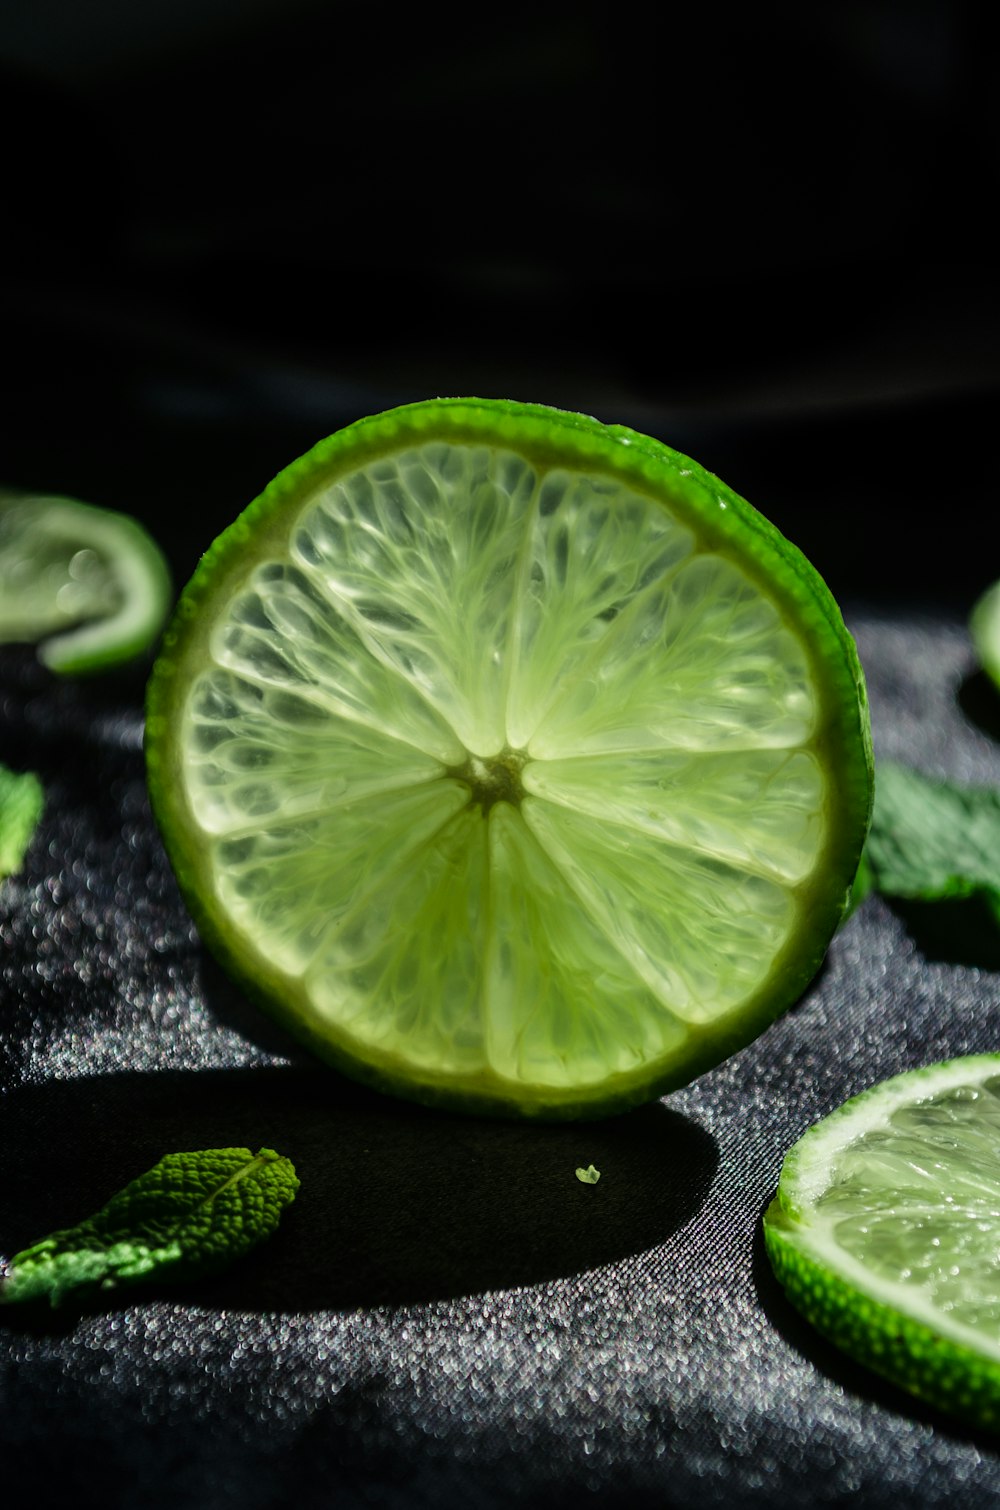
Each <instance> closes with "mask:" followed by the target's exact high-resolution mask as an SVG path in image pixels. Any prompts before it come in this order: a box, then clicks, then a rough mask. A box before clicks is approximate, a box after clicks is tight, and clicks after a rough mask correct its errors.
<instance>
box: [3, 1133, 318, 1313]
mask: <svg viewBox="0 0 1000 1510" xmlns="http://www.w3.org/2000/svg"><path fill="white" fill-rule="evenodd" d="M298 1188H299V1182H298V1179H297V1178H296V1175H295V1170H294V1168H293V1167H292V1165H291V1163H290V1162H289V1160H288V1159H285V1158H282V1157H281V1155H280V1154H277V1153H275V1152H274V1150H273V1149H270V1148H261V1149H260V1150H259V1151H258V1152H257V1153H256V1154H252V1153H251V1152H250V1150H249V1148H206V1149H202V1150H200V1151H198V1152H195V1153H173V1154H167V1155H166V1157H165V1158H162V1159H161V1160H160V1162H159V1163H158V1164H156V1165H155V1166H154V1167H153V1168H152V1169H150V1170H148V1171H147V1173H146V1174H143V1175H140V1176H139V1178H138V1179H136V1180H133V1181H132V1182H131V1184H129V1185H126V1187H125V1189H124V1190H122V1191H120V1192H119V1194H118V1195H116V1196H113V1197H112V1199H111V1200H110V1201H109V1202H108V1204H107V1205H106V1206H105V1207H104V1208H103V1209H102V1210H101V1211H99V1212H98V1213H97V1215H96V1216H92V1217H89V1218H88V1219H87V1220H86V1221H83V1222H80V1223H79V1225H78V1226H76V1227H68V1228H66V1229H65V1230H64V1231H60V1232H54V1233H53V1234H52V1236H51V1237H47V1238H44V1239H43V1240H42V1241H41V1242H38V1243H34V1244H33V1245H32V1246H31V1247H30V1248H25V1250H24V1251H23V1252H22V1253H17V1254H15V1255H14V1257H13V1258H12V1259H10V1260H9V1262H7V1263H4V1264H0V1302H12V1301H28V1300H38V1299H41V1298H45V1297H47V1298H48V1299H49V1301H50V1302H51V1304H52V1305H53V1306H57V1305H59V1303H60V1302H61V1300H62V1299H63V1297H64V1296H65V1295H66V1294H68V1293H69V1292H70V1291H73V1290H85V1291H89V1290H93V1289H100V1290H110V1289H113V1288H114V1287H115V1286H117V1285H120V1284H129V1283H133V1282H135V1281H138V1280H144V1279H148V1278H150V1277H155V1278H157V1279H161V1278H162V1279H171V1280H172V1279H175V1278H191V1277H194V1276H196V1275H203V1274H209V1273H215V1272H217V1271H218V1270H219V1269H223V1268H225V1267H226V1266H227V1265H228V1264H230V1263H231V1262H232V1261H233V1260H234V1259H237V1258H240V1257H242V1255H243V1254H244V1253H247V1252H249V1250H250V1249H251V1248H253V1247H255V1246H256V1245H257V1244H258V1243H259V1242H262V1241H263V1239H264V1238H266V1237H269V1236H270V1235H271V1233H272V1232H273V1231H274V1229H275V1228H276V1227H277V1225H278V1221H279V1219H280V1217H281V1213H282V1210H283V1209H284V1207H285V1206H287V1205H288V1204H289V1203H290V1202H291V1201H293V1200H294V1199H295V1192H296V1191H297V1190H298Z"/></svg>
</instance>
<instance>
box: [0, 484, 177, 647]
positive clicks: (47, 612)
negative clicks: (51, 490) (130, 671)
mask: <svg viewBox="0 0 1000 1510" xmlns="http://www.w3.org/2000/svg"><path fill="white" fill-rule="evenodd" d="M170 605H171V583H170V573H169V570H168V568H167V565H166V562H165V560H164V558H163V555H162V553H161V551H160V549H159V546H157V545H156V543H155V541H153V540H152V539H151V537H150V536H149V535H148V534H147V533H146V531H145V530H144V529H143V528H142V526H141V525H140V524H138V523H137V522H136V521H135V520H134V519H132V518H130V517H129V516H128V515H127V514H119V513H115V512H114V511H112V510H110V509H99V508H95V507H94V506H93V505H92V504H88V503H79V502H77V500H76V499H74V498H53V497H48V496H47V495H42V494H33V493H9V492H4V493H0V644H10V643H13V642H27V643H32V644H34V643H37V644H38V656H39V659H40V660H41V661H43V662H44V664H45V665H46V666H48V667H49V669H50V670H51V671H56V672H59V673H61V674H76V673H83V672H90V671H103V670H106V669H108V668H110V667H112V666H118V665H121V664H122V663H123V662H125V661H129V660H132V659H133V658H134V657H136V656H138V655H141V654H142V652H143V651H145V650H148V649H149V648H150V647H151V646H152V644H153V642H154V640H155V639H156V636H157V635H158V634H159V632H160V630H161V629H162V627H163V625H164V623H165V622H166V618H167V614H168V613H169V611H170ZM39 642H40V643H39Z"/></svg>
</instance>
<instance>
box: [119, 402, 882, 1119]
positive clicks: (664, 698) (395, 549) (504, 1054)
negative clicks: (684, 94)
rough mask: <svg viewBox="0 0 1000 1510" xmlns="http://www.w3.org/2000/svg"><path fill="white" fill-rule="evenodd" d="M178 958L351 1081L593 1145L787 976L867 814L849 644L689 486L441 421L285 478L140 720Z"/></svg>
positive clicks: (219, 558)
mask: <svg viewBox="0 0 1000 1510" xmlns="http://www.w3.org/2000/svg"><path fill="white" fill-rule="evenodd" d="M147 751H148V771H149V784H150V792H151V798H152V802H153V806H154V810H155V813H156V816H157V819H158V821H159V824H160V828H161V831H162V833H163V837H164V841H165V844H166V847H167V850H168V853H169V855H170V857H171V860H172V862H173V865H174V868H175V871H176V873H177V876H178V879H179V882H180V885H181V887H182V889H183V892H184V894H185V896H186V898H187V901H188V904H189V906H190V908H191V910H192V913H193V915H194V918H195V920H196V922H197V924H198V926H199V928H200V930H201V932H202V935H203V937H204V938H205V940H206V941H207V942H208V943H209V945H210V946H211V947H212V948H213V950H214V951H215V952H216V953H217V954H218V956H219V958H220V959H221V960H222V962H223V964H224V965H225V966H226V968H227V969H228V970H229V971H230V972H231V973H232V974H233V975H234V976H236V977H237V978H238V979H239V980H240V981H241V982H243V984H244V985H245V986H246V988H247V989H248V991H250V992H251V993H252V994H253V995H254V996H256V997H257V998H258V999H259V1000H260V1001H261V1002H263V1003H264V1004H265V1005H266V1006H267V1007H268V1008H269V1009H271V1010H272V1011H273V1012H275V1013H276V1014H277V1015H278V1016H279V1017H280V1018H281V1019H282V1020H283V1021H284V1022H285V1024H286V1025H287V1026H289V1027H290V1028H292V1029H293V1030H294V1031H295V1032H296V1033H297V1034H299V1036H300V1037H302V1038H304V1039H305V1040H307V1041H308V1042H309V1043H310V1044H311V1045H312V1046H313V1047H314V1048H315V1049H316V1050H318V1052H319V1053H320V1054H322V1055H325V1056H326V1057H328V1058H329V1059H331V1060H333V1061H334V1062H335V1063H336V1064H338V1065H340V1066H341V1067H342V1068H344V1069H345V1070H347V1071H348V1072H350V1073H352V1074H354V1075H356V1076H359V1077H361V1078H363V1079H365V1080H367V1081H370V1082H373V1083H376V1084H378V1085H380V1086H382V1087H384V1088H387V1089H391V1090H395V1091H398V1092H400V1093H402V1094H405V1095H409V1096H413V1097H416V1098H418V1099H424V1100H430V1101H437V1102H441V1103H446V1104H450V1105H461V1106H463V1107H466V1108H470V1109H477V1110H482V1111H498V1112H504V1113H521V1114H537V1115H548V1116H560V1115H561V1116H582V1115H598V1114H603V1113H606V1112H609V1111H612V1110H617V1109H620V1108H622V1107H624V1106H628V1105H630V1104H633V1103H635V1102H637V1101H640V1100H643V1099H646V1098H649V1097H651V1096H652V1095H654V1094H656V1093H657V1092H659V1091H661V1090H663V1089H666V1088H669V1087H671V1086H676V1085H678V1084H681V1083H683V1082H685V1081H687V1080H688V1079H690V1078H691V1077H692V1076H693V1075H695V1074H697V1073H698V1072H699V1071H701V1070H703V1069H706V1068H707V1067H709V1066H710V1065H712V1064H715V1063H717V1062H718V1061H719V1060H720V1059H722V1058H723V1057H724V1056H725V1055H727V1054H729V1053H731V1052H732V1051H733V1050H735V1049H736V1048H738V1047H740V1046H741V1045H743V1044H745V1043H746V1042H747V1041H748V1040H749V1039H751V1038H752V1037H753V1036H754V1035H755V1034H757V1033H759V1032H760V1031H761V1030H762V1029H763V1028H764V1027H765V1025H766V1024H767V1023H769V1022H770V1021H771V1020H772V1019H773V1018H774V1017H775V1015H776V1014H777V1013H779V1012H780V1011H782V1009H783V1008H785V1007H787V1006H789V1005H790V1004H791V1002H793V1001H794V1000H795V999H796V997H797V996H798V995H799V994H800V993H801V991H802V990H803V988H804V987H805V986H806V984H807V983H808V981H809V980H810V978H811V977H812V975H813V974H814V972H815V970H816V969H817V967H818V965H819V963H820V960H821V959H822V956H823V953H824V951H825V949H826V946H827V944H828V942H829V939H830V937H831V935H832V933H833V931H834V929H835V928H836V926H837V923H838V921H839V920H840V918H841V915H842V913H843V910H844V906H845V901H846V898H847V896H848V893H849V891H850V886H851V882H852V880H853V877H854V873H855V869H856V867H857V862H858V855H859V853H860V850H861V846H862V843H863V841H864V837H865V833H866V829H867V824H868V819H869V811H870V801H871V748H870V739H869V731H868V717H867V707H866V703H865V697H864V688H863V680H862V676H861V671H860V667H859V664H858V659H857V655H856V652H855V648H854V644H853V642H852V640H851V639H850V637H849V635H848V634H847V632H846V630H845V628H844V625H843V622H842V620H841V618H840V615H839V613H838V611H837V609H836V606H835V604H834V603H833V600H832V598H831V596H830V594H829V592H828V590H827V589H826V587H825V586H824V584H823V582H822V581H821V579H820V578H819V576H818V575H817V573H816V572H815V571H814V570H813V569H812V567H810V566H809V565H808V563H807V562H806V561H805V560H804V559H803V558H802V556H801V555H800V554H799V553H798V552H797V551H796V550H795V549H794V548H793V547H792V546H791V545H789V544H788V542H787V541H786V540H785V539H784V538H783V537H782V536H781V535H780V534H779V533H778V532H777V531H776V530H775V529H773V528H772V527H771V526H770V525H769V524H767V523H766V522H765V520H764V519H762V518H761V516H760V515H759V514H757V513H756V512H755V511H754V510H753V509H752V508H750V506H749V505H748V504H746V503H744V502H743V500H742V499H740V498H738V497H737V496H736V495H735V494H734V493H732V492H731V491H730V490H729V489H728V488H726V487H725V486H724V485H723V484H722V483H721V482H719V481H718V480H717V479H716V478H714V477H712V476H710V475H709V474H708V473H707V472H705V471H703V470H702V469H701V468H700V467H698V466H697V465H696V464H695V463H694V462H691V461H688V460H687V459H686V458H684V457H682V456H680V455H678V454H677V453H675V452H673V451H671V450H669V449H668V448H667V447H666V446H663V445H661V444H659V443H658V442H656V441H654V440H650V439H648V438H646V437H644V436H641V435H638V434H636V433H635V432H633V431H631V430H626V429H624V428H622V427H618V426H615V427H606V426H604V425H601V424H599V423H598V422H597V421H596V420H592V419H587V418H584V417H582V416H580V415H575V414H567V413H562V412H560V411H557V410H554V409H547V408H543V407H541V406H538V405H529V404H517V403H509V402H501V401H495V400H480V399H468V400H464V399H463V400H457V399H456V400H438V401H432V402H427V403H421V404H414V405H408V406H406V407H403V408H401V409H396V410H392V411H390V412H388V413H386V414H382V415H377V416H375V417H373V418H371V419H366V420H362V421H360V422H359V423H357V424H355V425H352V426H350V427H349V428H347V429H345V430H342V431H340V432H339V433H338V434H336V435H333V436H331V437H330V438H329V439H328V440H325V441H322V442H321V443H320V444H319V445H318V446H316V447H315V449H314V450H312V451H311V452H310V453H309V454H308V455H307V456H305V457H303V458H302V459H301V460H299V461H297V462H295V463H293V465H292V466H290V467H289V468H288V469H287V470H286V471H285V472H283V473H282V474H281V475H280V476H279V477H278V478H277V479H276V480H275V482H273V483H272V484H271V486H270V487H269V488H268V489H267V490H266V492H265V493H264V494H263V495H262V496H261V497H260V498H258V499H257V500H256V502H254V503H252V504H251V505H250V506H249V508H248V509H246V511H245V512H244V513H243V514H242V515H241V516H240V517H239V519H237V520H236V522H235V523H234V524H233V525H232V526H231V527H230V528H229V529H228V530H227V531H226V532H225V533H224V534H223V535H222V536H221V537H220V538H219V539H218V540H217V541H216V542H215V544H214V545H213V546H212V547H211V549H210V550H209V551H208V553H207V555H206V556H205V557H204V559H203V561H202V564H201V566H200V567H199V569H198V571H197V572H196V574H195V576H194V577H193V579H192V581H191V583H190V584H189V586H188V587H187V589H186V591H185V592H184V594H183V596H182V598H181V601H180V603H179V606H178V610H177V614H176V617H175V619H174V622H173V624H172V626H171V627H170V628H169V629H168V631H167V633H166V635H165V637H164V641H163V648H162V651H161V654H160V657H159V659H158V662H157V664H156V666H155V668H154V673H153V677H152V679H151V683H150V689H149V699H148V719H147Z"/></svg>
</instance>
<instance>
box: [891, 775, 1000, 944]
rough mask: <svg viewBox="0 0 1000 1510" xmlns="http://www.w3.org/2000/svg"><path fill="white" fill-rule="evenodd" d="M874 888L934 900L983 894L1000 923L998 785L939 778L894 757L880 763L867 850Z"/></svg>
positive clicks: (896, 894)
mask: <svg viewBox="0 0 1000 1510" xmlns="http://www.w3.org/2000/svg"><path fill="white" fill-rule="evenodd" d="M865 856H866V860H867V864H868V866H869V868H870V870H871V873H872V876H873V879H874V883H875V886H876V888H877V889H878V890H879V891H881V892H883V893H884V894H885V895H886V896H890V897H904V898H907V899H909V900H912V901H923V902H933V901H941V900H945V899H958V898H964V897H971V896H975V895H977V894H978V895H981V896H983V897H984V898H985V900H986V901H987V903H988V904H989V906H990V907H991V909H992V911H993V912H994V913H995V914H996V917H997V921H998V922H1000V790H997V788H995V787H965V786H958V785H956V784H954V783H952V782H949V781H934V780H932V779H931V778H930V777H928V776H922V775H921V774H920V772H919V771H914V770H911V769H910V768H909V767H908V766H904V765H899V764H897V763H895V762H894V761H884V762H881V763H880V764H878V765H877V766H876V768H875V811H874V813H873V815H872V827H871V833H870V834H869V836H868V844H867V847H866V849H865Z"/></svg>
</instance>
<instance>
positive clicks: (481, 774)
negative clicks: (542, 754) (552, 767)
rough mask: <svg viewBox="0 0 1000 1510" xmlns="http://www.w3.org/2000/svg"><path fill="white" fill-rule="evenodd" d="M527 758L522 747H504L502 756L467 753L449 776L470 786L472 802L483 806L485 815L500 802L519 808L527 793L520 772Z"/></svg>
mask: <svg viewBox="0 0 1000 1510" xmlns="http://www.w3.org/2000/svg"><path fill="white" fill-rule="evenodd" d="M527 759H528V757H527V755H526V754H525V752H524V751H523V750H512V749H510V747H509V746H505V747H504V749H502V750H501V751H500V753H499V755H490V756H488V757H487V758H486V759H483V758H482V757H481V756H479V755H470V756H468V758H467V759H466V760H465V761H464V762H463V764H462V765H455V766H451V767H449V770H448V775H449V776H454V777H455V779H456V780H457V781H461V782H463V783H464V784H465V785H466V786H467V787H468V788H469V792H470V796H471V801H472V803H473V805H478V806H479V807H481V808H482V810H483V816H484V817H485V815H486V814H487V813H488V812H489V810H490V808H491V807H493V806H495V804H496V803H498V802H509V803H510V805H511V806H512V807H520V805H521V798H522V797H523V796H524V787H523V786H522V785H521V772H522V770H523V769H524V766H525V764H526V763H527Z"/></svg>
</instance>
